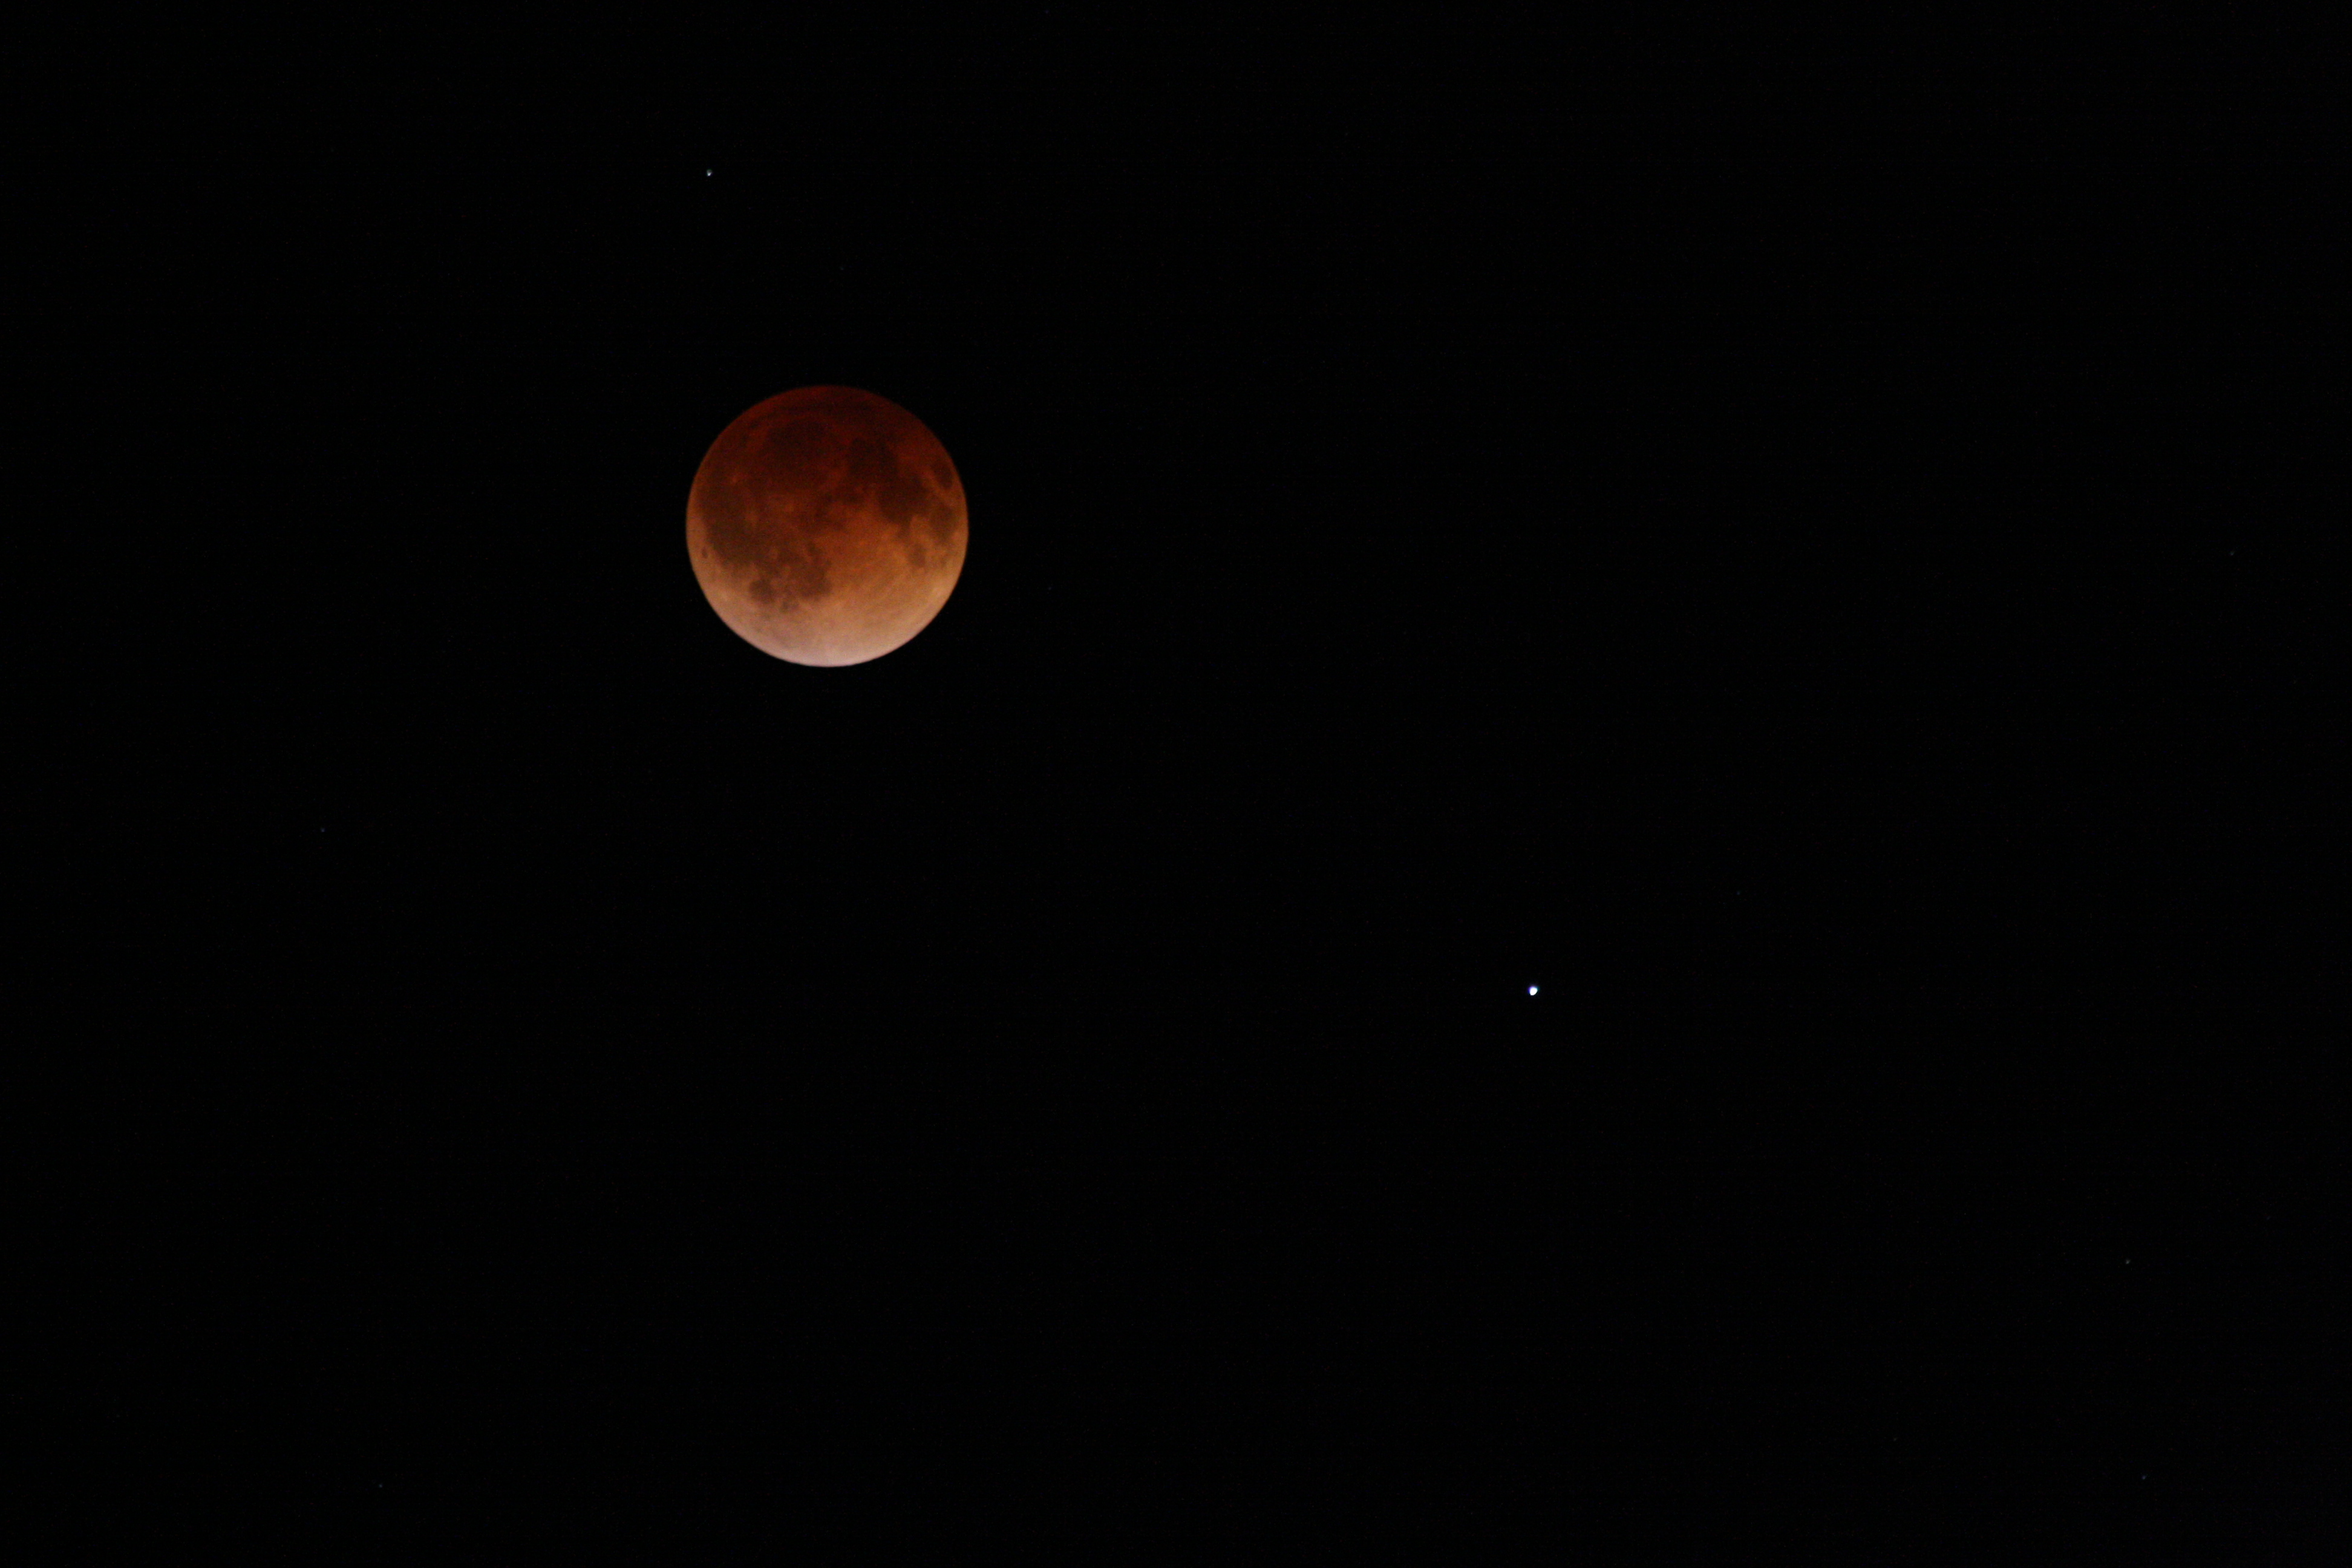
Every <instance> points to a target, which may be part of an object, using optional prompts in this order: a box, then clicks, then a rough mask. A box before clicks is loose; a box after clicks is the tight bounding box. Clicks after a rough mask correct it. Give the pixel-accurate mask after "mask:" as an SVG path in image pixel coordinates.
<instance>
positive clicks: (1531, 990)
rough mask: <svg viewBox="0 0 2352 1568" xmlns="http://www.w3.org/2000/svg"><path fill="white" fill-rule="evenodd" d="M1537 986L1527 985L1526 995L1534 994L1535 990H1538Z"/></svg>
mask: <svg viewBox="0 0 2352 1568" xmlns="http://www.w3.org/2000/svg"><path fill="white" fill-rule="evenodd" d="M1537 990H1538V987H1537V986H1533V985H1530V986H1528V995H1530V996H1532V995H1534V994H1536V992H1537Z"/></svg>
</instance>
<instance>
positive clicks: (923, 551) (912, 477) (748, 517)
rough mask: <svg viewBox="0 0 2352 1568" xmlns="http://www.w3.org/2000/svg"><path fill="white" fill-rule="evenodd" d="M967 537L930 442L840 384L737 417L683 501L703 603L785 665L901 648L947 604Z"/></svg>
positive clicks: (907, 421)
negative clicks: (789, 662) (785, 661)
mask: <svg viewBox="0 0 2352 1568" xmlns="http://www.w3.org/2000/svg"><path fill="white" fill-rule="evenodd" d="M969 533H970V527H969V523H968V521H967V519H966V516H965V512H964V498H963V481H962V479H960V478H959V477H958V476H957V474H956V468H955V464H954V463H952V462H950V460H949V458H948V453H947V448H946V447H942V446H940V438H939V437H936V436H934V435H932V434H931V433H930V431H929V430H928V429H926V428H925V427H924V426H923V422H922V421H921V420H919V419H918V418H916V417H915V416H913V415H911V414H909V413H908V412H907V411H906V410H905V409H903V408H901V407H899V406H898V405H897V404H895V403H892V402H890V401H889V400H888V399H887V398H882V397H877V396H876V395H874V394H872V393H870V392H860V391H858V390H857V389H856V387H850V386H803V387H802V388H800V389H799V390H798V391H796V392H786V393H782V394H779V395H776V396H774V397H771V398H769V399H768V400H767V401H766V402H765V403H761V404H758V405H754V406H753V407H751V408H749V409H747V410H745V411H744V412H743V413H742V414H740V415H739V416H736V419H735V422H734V423H733V424H731V425H730V426H727V428H726V429H724V430H722V431H720V432H719V439H717V440H716V441H713V442H712V443H711V444H710V450H709V451H708V452H706V453H704V454H703V458H702V467H701V468H698V469H697V470H696V472H695V476H694V489H693V490H692V491H691V492H689V494H688V497H687V502H686V547H687V552H688V554H689V555H690V556H691V557H692V558H693V561H694V575H695V578H696V580H697V581H698V582H699V583H700V584H702V593H703V596H704V597H705V598H707V599H709V601H710V607H711V608H712V609H714V610H716V611H718V612H719V619H720V620H722V621H724V622H726V623H727V625H728V626H729V627H730V629H731V630H733V632H734V633H735V635H736V636H738V637H741V638H742V639H743V640H744V641H745V642H748V643H750V644H751V646H752V647H756V648H758V649H759V650H760V651H761V652H762V653H766V654H772V655H774V656H775V657H776V658H781V659H787V660H790V661H791V662H792V663H793V664H812V665H843V664H864V663H865V662H866V660H868V659H873V658H881V657H882V656H883V655H884V654H886V653H888V652H890V651H891V650H892V649H893V648H898V647H905V646H906V644H907V643H908V640H909V639H911V638H912V637H914V636H915V634H916V633H918V632H919V631H921V630H922V629H923V628H924V627H925V626H929V625H930V624H931V617H932V616H936V615H938V614H939V613H940V605H944V604H946V603H947V602H948V595H950V594H951V593H953V592H955V585H956V579H957V578H958V577H960V576H961V575H962V574H963V553H964V543H965V541H966V538H967V536H968V535H969Z"/></svg>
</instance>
